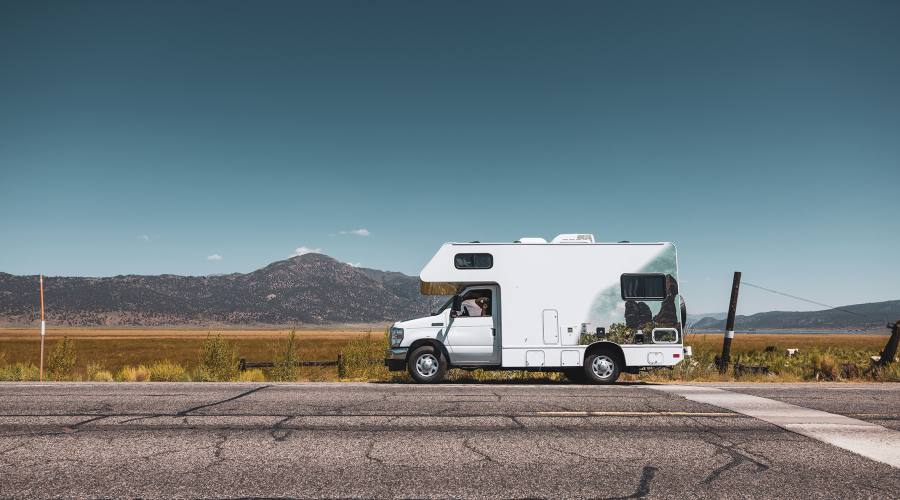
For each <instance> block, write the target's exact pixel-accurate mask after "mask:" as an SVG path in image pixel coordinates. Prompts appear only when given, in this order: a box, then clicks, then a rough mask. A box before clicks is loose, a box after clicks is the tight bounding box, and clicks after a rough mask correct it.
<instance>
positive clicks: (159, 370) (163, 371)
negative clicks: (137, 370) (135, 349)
mask: <svg viewBox="0 0 900 500" xmlns="http://www.w3.org/2000/svg"><path fill="white" fill-rule="evenodd" d="M150 381H152V382H190V381H191V378H190V377H189V376H188V374H187V370H185V369H184V367H183V366H181V365H179V364H177V363H173V362H171V361H168V360H164V361H158V362H156V363H153V364H152V365H150Z"/></svg>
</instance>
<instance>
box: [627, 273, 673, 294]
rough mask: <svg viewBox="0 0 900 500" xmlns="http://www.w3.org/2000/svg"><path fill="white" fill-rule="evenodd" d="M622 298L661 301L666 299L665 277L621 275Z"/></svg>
mask: <svg viewBox="0 0 900 500" xmlns="http://www.w3.org/2000/svg"><path fill="white" fill-rule="evenodd" d="M622 298H623V299H625V300H629V299H639V300H662V299H664V298H666V277H665V276H664V275H662V274H623V275H622Z"/></svg>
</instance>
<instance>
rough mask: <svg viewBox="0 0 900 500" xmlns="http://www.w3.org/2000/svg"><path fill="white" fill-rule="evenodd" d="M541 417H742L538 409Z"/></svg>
mask: <svg viewBox="0 0 900 500" xmlns="http://www.w3.org/2000/svg"><path fill="white" fill-rule="evenodd" d="M535 415H537V416H539V417H740V416H741V415H740V414H737V413H732V412H724V411H538V412H535Z"/></svg>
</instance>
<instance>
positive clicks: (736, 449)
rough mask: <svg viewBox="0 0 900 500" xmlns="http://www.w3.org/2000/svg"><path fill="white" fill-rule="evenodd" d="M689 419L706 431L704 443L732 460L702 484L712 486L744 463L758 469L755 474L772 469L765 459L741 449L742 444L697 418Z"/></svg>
mask: <svg viewBox="0 0 900 500" xmlns="http://www.w3.org/2000/svg"><path fill="white" fill-rule="evenodd" d="M689 418H690V420H692V421H693V422H694V423H696V424H697V425H699V426H700V427H702V428H703V429H704V431H705V434H706V435H705V436H701V438H700V439H701V440H702V441H703V442H705V443H707V444H710V445H712V446H714V447H716V453H722V452H724V453H726V454H727V455H728V456H729V458H730V460H729V461H728V462H727V463H725V464H724V465H721V466H719V467H716V468H715V469H713V470H712V472H710V473H709V475H708V476H706V478H705V479H703V481H701V484H711V483H713V482H714V481H717V480H718V479H719V478H720V477H721V476H722V474H723V473H725V472H728V471H730V470H731V469H734V468H736V467H738V466H740V465H741V464H743V463H751V464H753V465H754V467H755V469H756V470H754V472H756V473H760V472H766V471H767V470H769V468H770V467H769V464H766V463H764V462H763V459H761V458H760V457H757V456H756V455H754V454H752V453H750V452H749V451H747V450H745V449H743V448H740V445H741V444H742V443H738V442H733V441H731V440H729V439H727V438H725V437H724V436H722V435H721V434H719V433H718V432H716V430H715V429H713V428H712V427H710V426H709V425H706V423H704V422H701V421H699V420H696V419H695V417H689ZM707 436H714V437H716V438H718V440H719V441H718V442H716V441H714V440H712V439H710V438H709V437H707Z"/></svg>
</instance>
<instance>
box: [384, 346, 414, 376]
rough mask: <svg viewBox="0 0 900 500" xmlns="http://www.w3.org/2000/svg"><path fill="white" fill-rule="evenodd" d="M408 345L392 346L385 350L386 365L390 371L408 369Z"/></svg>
mask: <svg viewBox="0 0 900 500" xmlns="http://www.w3.org/2000/svg"><path fill="white" fill-rule="evenodd" d="M408 350H409V348H407V347H392V348H390V349H385V350H384V366H386V367H388V370H389V371H392V372H399V371H403V370H405V369H406V352H407V351H408Z"/></svg>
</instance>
